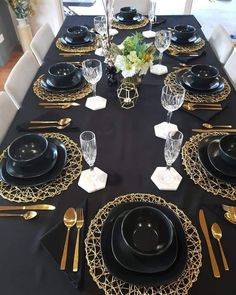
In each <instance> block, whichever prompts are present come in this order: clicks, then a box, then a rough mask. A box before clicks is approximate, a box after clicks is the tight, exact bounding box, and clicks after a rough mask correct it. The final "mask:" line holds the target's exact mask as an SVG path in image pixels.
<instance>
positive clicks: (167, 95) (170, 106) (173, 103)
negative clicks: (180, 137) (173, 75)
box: [161, 84, 185, 123]
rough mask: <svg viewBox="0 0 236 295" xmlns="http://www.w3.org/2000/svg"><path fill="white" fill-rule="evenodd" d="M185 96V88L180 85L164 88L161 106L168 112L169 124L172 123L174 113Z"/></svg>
mask: <svg viewBox="0 0 236 295" xmlns="http://www.w3.org/2000/svg"><path fill="white" fill-rule="evenodd" d="M184 96H185V88H184V87H183V86H181V85H179V84H171V85H166V86H163V87H162V92H161V104H162V106H163V107H164V108H165V109H166V110H167V123H170V120H171V117H172V113H173V111H176V110H178V109H179V108H180V107H181V106H182V104H183V102H184Z"/></svg>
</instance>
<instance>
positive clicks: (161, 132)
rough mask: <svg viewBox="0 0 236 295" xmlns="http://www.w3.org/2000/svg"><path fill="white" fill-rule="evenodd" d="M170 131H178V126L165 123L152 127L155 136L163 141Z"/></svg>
mask: <svg viewBox="0 0 236 295" xmlns="http://www.w3.org/2000/svg"><path fill="white" fill-rule="evenodd" d="M170 131H178V126H177V125H175V124H172V123H167V122H162V123H160V124H157V125H155V126H154V132H155V135H156V136H157V137H160V138H163V139H166V137H167V134H168V133H169V132H170Z"/></svg>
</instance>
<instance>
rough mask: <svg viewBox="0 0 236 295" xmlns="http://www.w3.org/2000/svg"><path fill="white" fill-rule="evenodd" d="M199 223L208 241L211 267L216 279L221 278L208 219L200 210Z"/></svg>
mask: <svg viewBox="0 0 236 295" xmlns="http://www.w3.org/2000/svg"><path fill="white" fill-rule="evenodd" d="M199 222H200V226H201V229H202V232H203V234H204V237H205V239H206V243H207V247H208V252H209V256H210V260H211V267H212V271H213V275H214V277H215V278H220V271H219V267H218V264H217V261H216V258H215V254H214V251H213V248H212V245H211V241H210V236H209V232H208V228H207V223H206V218H205V214H204V211H203V209H200V210H199Z"/></svg>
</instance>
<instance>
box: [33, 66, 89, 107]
mask: <svg viewBox="0 0 236 295" xmlns="http://www.w3.org/2000/svg"><path fill="white" fill-rule="evenodd" d="M91 90H92V89H91V85H90V84H89V83H87V81H86V79H85V78H84V75H83V72H82V67H81V66H77V65H75V64H73V63H67V62H60V63H56V64H53V65H52V66H50V67H49V68H48V70H47V72H46V73H45V74H43V75H41V76H40V77H39V78H38V79H36V81H35V82H34V85H33V91H34V93H35V94H36V95H37V96H38V97H39V98H41V99H42V100H46V101H47V102H50V103H53V104H51V105H46V104H45V103H44V104H43V106H44V107H47V108H50V107H57V108H63V107H64V108H68V107H71V106H78V103H75V102H76V100H78V99H82V98H84V97H85V96H86V95H88V94H89V93H90V92H91ZM72 102H73V104H71V103H72ZM58 103H60V104H58ZM40 105H42V104H40Z"/></svg>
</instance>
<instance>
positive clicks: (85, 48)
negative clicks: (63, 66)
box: [56, 36, 98, 53]
mask: <svg viewBox="0 0 236 295" xmlns="http://www.w3.org/2000/svg"><path fill="white" fill-rule="evenodd" d="M97 39H98V36H96V38H95V40H94V42H93V43H91V44H90V45H88V46H81V47H78V46H66V45H64V44H63V43H62V42H61V40H60V38H58V39H57V41H56V47H57V48H58V49H60V50H61V51H63V52H73V53H85V52H91V51H94V50H96V48H97Z"/></svg>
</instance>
